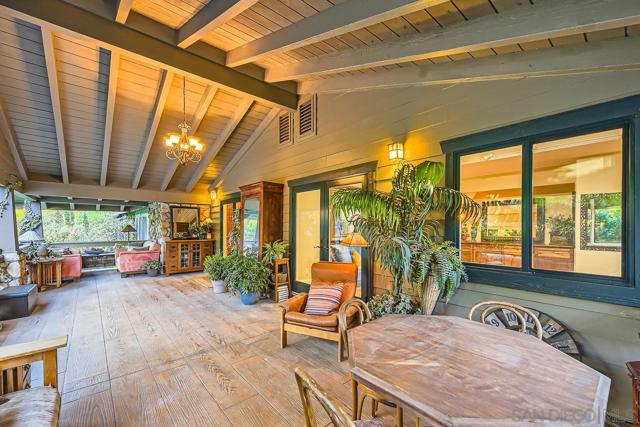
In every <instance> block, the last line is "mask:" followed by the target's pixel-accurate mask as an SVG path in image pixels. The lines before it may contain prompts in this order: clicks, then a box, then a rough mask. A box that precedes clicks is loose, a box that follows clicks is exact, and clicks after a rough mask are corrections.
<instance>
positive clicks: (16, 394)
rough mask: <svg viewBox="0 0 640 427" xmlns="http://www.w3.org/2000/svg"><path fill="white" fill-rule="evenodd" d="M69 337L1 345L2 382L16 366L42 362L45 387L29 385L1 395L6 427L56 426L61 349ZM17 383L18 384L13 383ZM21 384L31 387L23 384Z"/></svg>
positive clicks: (1, 415)
mask: <svg viewBox="0 0 640 427" xmlns="http://www.w3.org/2000/svg"><path fill="white" fill-rule="evenodd" d="M67 339H68V338H67V336H66V335H65V336H60V337H56V338H48V339H43V340H38V341H33V342H30V343H25V344H15V345H8V346H4V347H0V380H1V381H0V383H1V384H6V381H5V380H6V376H8V375H11V376H13V373H14V370H15V369H22V368H23V367H24V366H25V365H30V364H32V363H34V362H38V361H42V363H43V369H44V376H43V379H44V386H43V387H37V388H26V389H22V390H18V391H13V392H12V393H7V394H3V395H2V396H0V424H1V425H2V426H3V427H55V426H57V425H58V418H59V416H60V393H58V390H57V388H58V349H59V348H62V347H65V346H66V345H67ZM14 385H15V383H14ZM18 385H19V386H28V385H27V384H24V383H20V384H18Z"/></svg>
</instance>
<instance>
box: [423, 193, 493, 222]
mask: <svg viewBox="0 0 640 427" xmlns="http://www.w3.org/2000/svg"><path fill="white" fill-rule="evenodd" d="M428 194H429V195H431V209H433V210H438V211H442V212H445V213H458V214H459V215H460V219H461V220H463V222H467V221H470V222H477V221H479V220H480V219H481V218H482V205H480V204H479V203H478V202H476V201H475V200H473V199H472V198H471V197H469V196H467V195H466V194H464V193H462V192H460V191H458V190H454V189H452V188H446V187H433V188H432V189H429V191H428Z"/></svg>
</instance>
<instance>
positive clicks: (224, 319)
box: [0, 272, 393, 427]
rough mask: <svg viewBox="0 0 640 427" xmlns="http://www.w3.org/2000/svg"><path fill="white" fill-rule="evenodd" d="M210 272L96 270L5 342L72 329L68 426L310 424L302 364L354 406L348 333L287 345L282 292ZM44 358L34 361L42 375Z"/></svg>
mask: <svg viewBox="0 0 640 427" xmlns="http://www.w3.org/2000/svg"><path fill="white" fill-rule="evenodd" d="M204 281H206V276H204V275H203V274H199V273H196V274H185V275H176V276H171V277H163V276H160V277H156V278H149V277H147V276H145V275H140V276H135V277H129V278H126V279H122V278H120V276H119V275H118V274H116V273H111V272H101V273H93V274H90V275H86V276H84V277H83V278H81V279H79V280H76V281H73V282H68V283H65V285H64V286H63V287H61V288H59V289H55V288H52V289H49V290H47V291H45V292H42V293H39V294H38V305H37V307H36V309H35V310H34V312H33V314H32V315H31V316H29V317H27V318H23V319H16V320H11V321H6V322H3V328H2V329H1V330H0V343H2V344H3V345H8V344H14V343H20V342H27V341H31V340H35V339H39V338H46V337H52V336H56V335H64V334H68V335H69V346H68V347H67V348H65V349H61V350H59V353H58V357H59V365H58V366H59V381H60V384H61V385H62V387H61V391H62V403H63V404H62V412H61V418H60V421H61V423H60V425H61V426H63V427H84V426H87V427H89V426H90V427H102V426H105V427H115V426H117V427H134V426H135V427H138V426H143V427H145V426H149V427H151V426H163V427H164V426H167V427H190V426H198V427H200V426H212V427H219V426H220V427H228V426H235V427H299V426H303V425H304V418H303V413H302V407H301V405H300V397H299V395H298V389H297V385H296V382H295V378H294V375H293V370H294V369H295V367H297V366H302V367H304V368H305V369H307V370H308V371H309V372H310V373H311V374H312V375H313V376H314V377H315V378H316V380H317V381H318V382H319V383H320V384H321V385H323V386H324V387H325V388H326V389H327V390H328V391H329V392H330V393H331V394H332V395H333V396H335V397H336V398H337V399H339V400H340V401H341V402H342V403H343V404H344V405H345V407H346V408H347V410H349V406H350V396H351V395H350V388H349V387H350V384H349V374H348V363H347V362H343V363H339V362H338V361H337V345H336V343H333V342H329V341H322V340H319V339H315V338H310V337H303V336H296V335H290V337H289V346H288V347H287V348H286V349H284V350H283V349H281V348H280V341H279V319H280V316H279V308H278V307H277V305H276V304H273V303H271V302H261V303H259V304H257V305H255V306H250V307H247V306H243V305H242V304H241V303H240V301H239V298H238V297H237V296H233V295H230V294H220V295H214V294H213V292H212V290H211V289H210V288H207V287H204V286H202V283H204ZM41 370H42V367H41V366H40V365H38V364H34V367H33V372H34V373H33V379H34V381H33V383H34V385H38V381H41V378H42V373H41ZM316 411H317V415H318V418H319V421H320V422H321V424H320V425H326V424H327V423H328V422H329V419H328V417H326V415H324V414H322V413H321V412H320V411H321V410H320V408H319V406H317V405H316ZM382 411H383V412H384V413H385V414H386V416H385V420H387V421H388V423H389V424H390V425H391V420H392V416H393V414H392V412H391V411H386V412H385V410H384V409H382ZM367 412H368V411H367Z"/></svg>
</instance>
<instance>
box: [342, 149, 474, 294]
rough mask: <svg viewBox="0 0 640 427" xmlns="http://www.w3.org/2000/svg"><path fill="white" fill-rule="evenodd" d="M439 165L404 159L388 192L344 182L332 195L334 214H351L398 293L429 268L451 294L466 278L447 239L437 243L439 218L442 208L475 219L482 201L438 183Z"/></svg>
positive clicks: (422, 279) (417, 283)
mask: <svg viewBox="0 0 640 427" xmlns="http://www.w3.org/2000/svg"><path fill="white" fill-rule="evenodd" d="M443 176H444V165H443V164H442V163H439V162H431V161H425V162H423V163H420V164H419V165H417V166H414V165H412V164H410V163H403V164H401V165H400V167H399V168H398V169H397V170H396V171H395V173H394V176H393V180H392V189H391V191H390V192H388V193H387V192H382V191H376V190H367V189H360V188H343V189H340V190H338V191H337V192H336V193H334V194H333V196H332V197H331V206H332V208H333V211H334V214H335V215H336V216H338V215H340V216H345V217H348V218H349V217H350V218H351V221H352V222H353V224H354V227H355V229H356V231H359V232H360V233H362V235H363V236H364V237H365V239H367V241H368V242H369V245H370V246H371V247H372V248H373V254H374V257H375V259H376V261H378V262H379V263H380V265H381V267H382V268H383V269H384V270H386V271H388V272H389V273H390V274H391V276H392V278H393V283H394V289H393V293H394V295H398V294H399V293H400V292H401V291H402V288H403V285H404V284H409V285H410V286H412V287H414V288H415V287H417V289H414V290H416V291H418V292H420V290H421V289H423V288H424V286H425V284H426V280H427V278H428V276H429V274H433V275H435V277H436V280H437V284H438V287H439V288H440V289H441V290H442V291H443V293H444V295H445V297H447V298H450V296H451V294H452V292H453V290H455V288H456V287H457V286H458V285H459V284H460V279H462V278H465V277H466V276H465V274H464V267H463V266H462V263H461V262H460V260H459V258H458V255H457V251H456V249H455V248H454V247H453V246H452V245H451V243H444V244H442V245H438V244H436V243H435V242H436V241H438V240H440V239H439V236H438V234H439V233H438V231H439V228H440V222H439V221H438V220H437V219H436V218H438V217H439V218H442V217H444V216H445V215H446V214H456V215H458V216H459V217H460V218H462V219H463V220H464V221H471V222H474V223H475V222H477V221H478V220H479V219H480V218H481V217H482V206H481V205H480V204H478V203H477V202H476V201H474V200H473V199H472V198H470V197H468V196H466V195H465V194H463V193H461V192H460V191H457V190H454V189H451V188H445V187H440V186H438V183H440V182H441V181H442V178H443Z"/></svg>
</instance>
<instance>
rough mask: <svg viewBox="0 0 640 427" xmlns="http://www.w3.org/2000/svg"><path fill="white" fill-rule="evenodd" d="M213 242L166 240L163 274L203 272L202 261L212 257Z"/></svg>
mask: <svg viewBox="0 0 640 427" xmlns="http://www.w3.org/2000/svg"><path fill="white" fill-rule="evenodd" d="M213 249H214V248H213V240H168V241H166V242H165V243H164V273H165V274H166V275H167V276H169V275H171V274H176V273H188V272H192V271H203V270H204V259H205V258H206V257H208V256H210V255H213Z"/></svg>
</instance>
